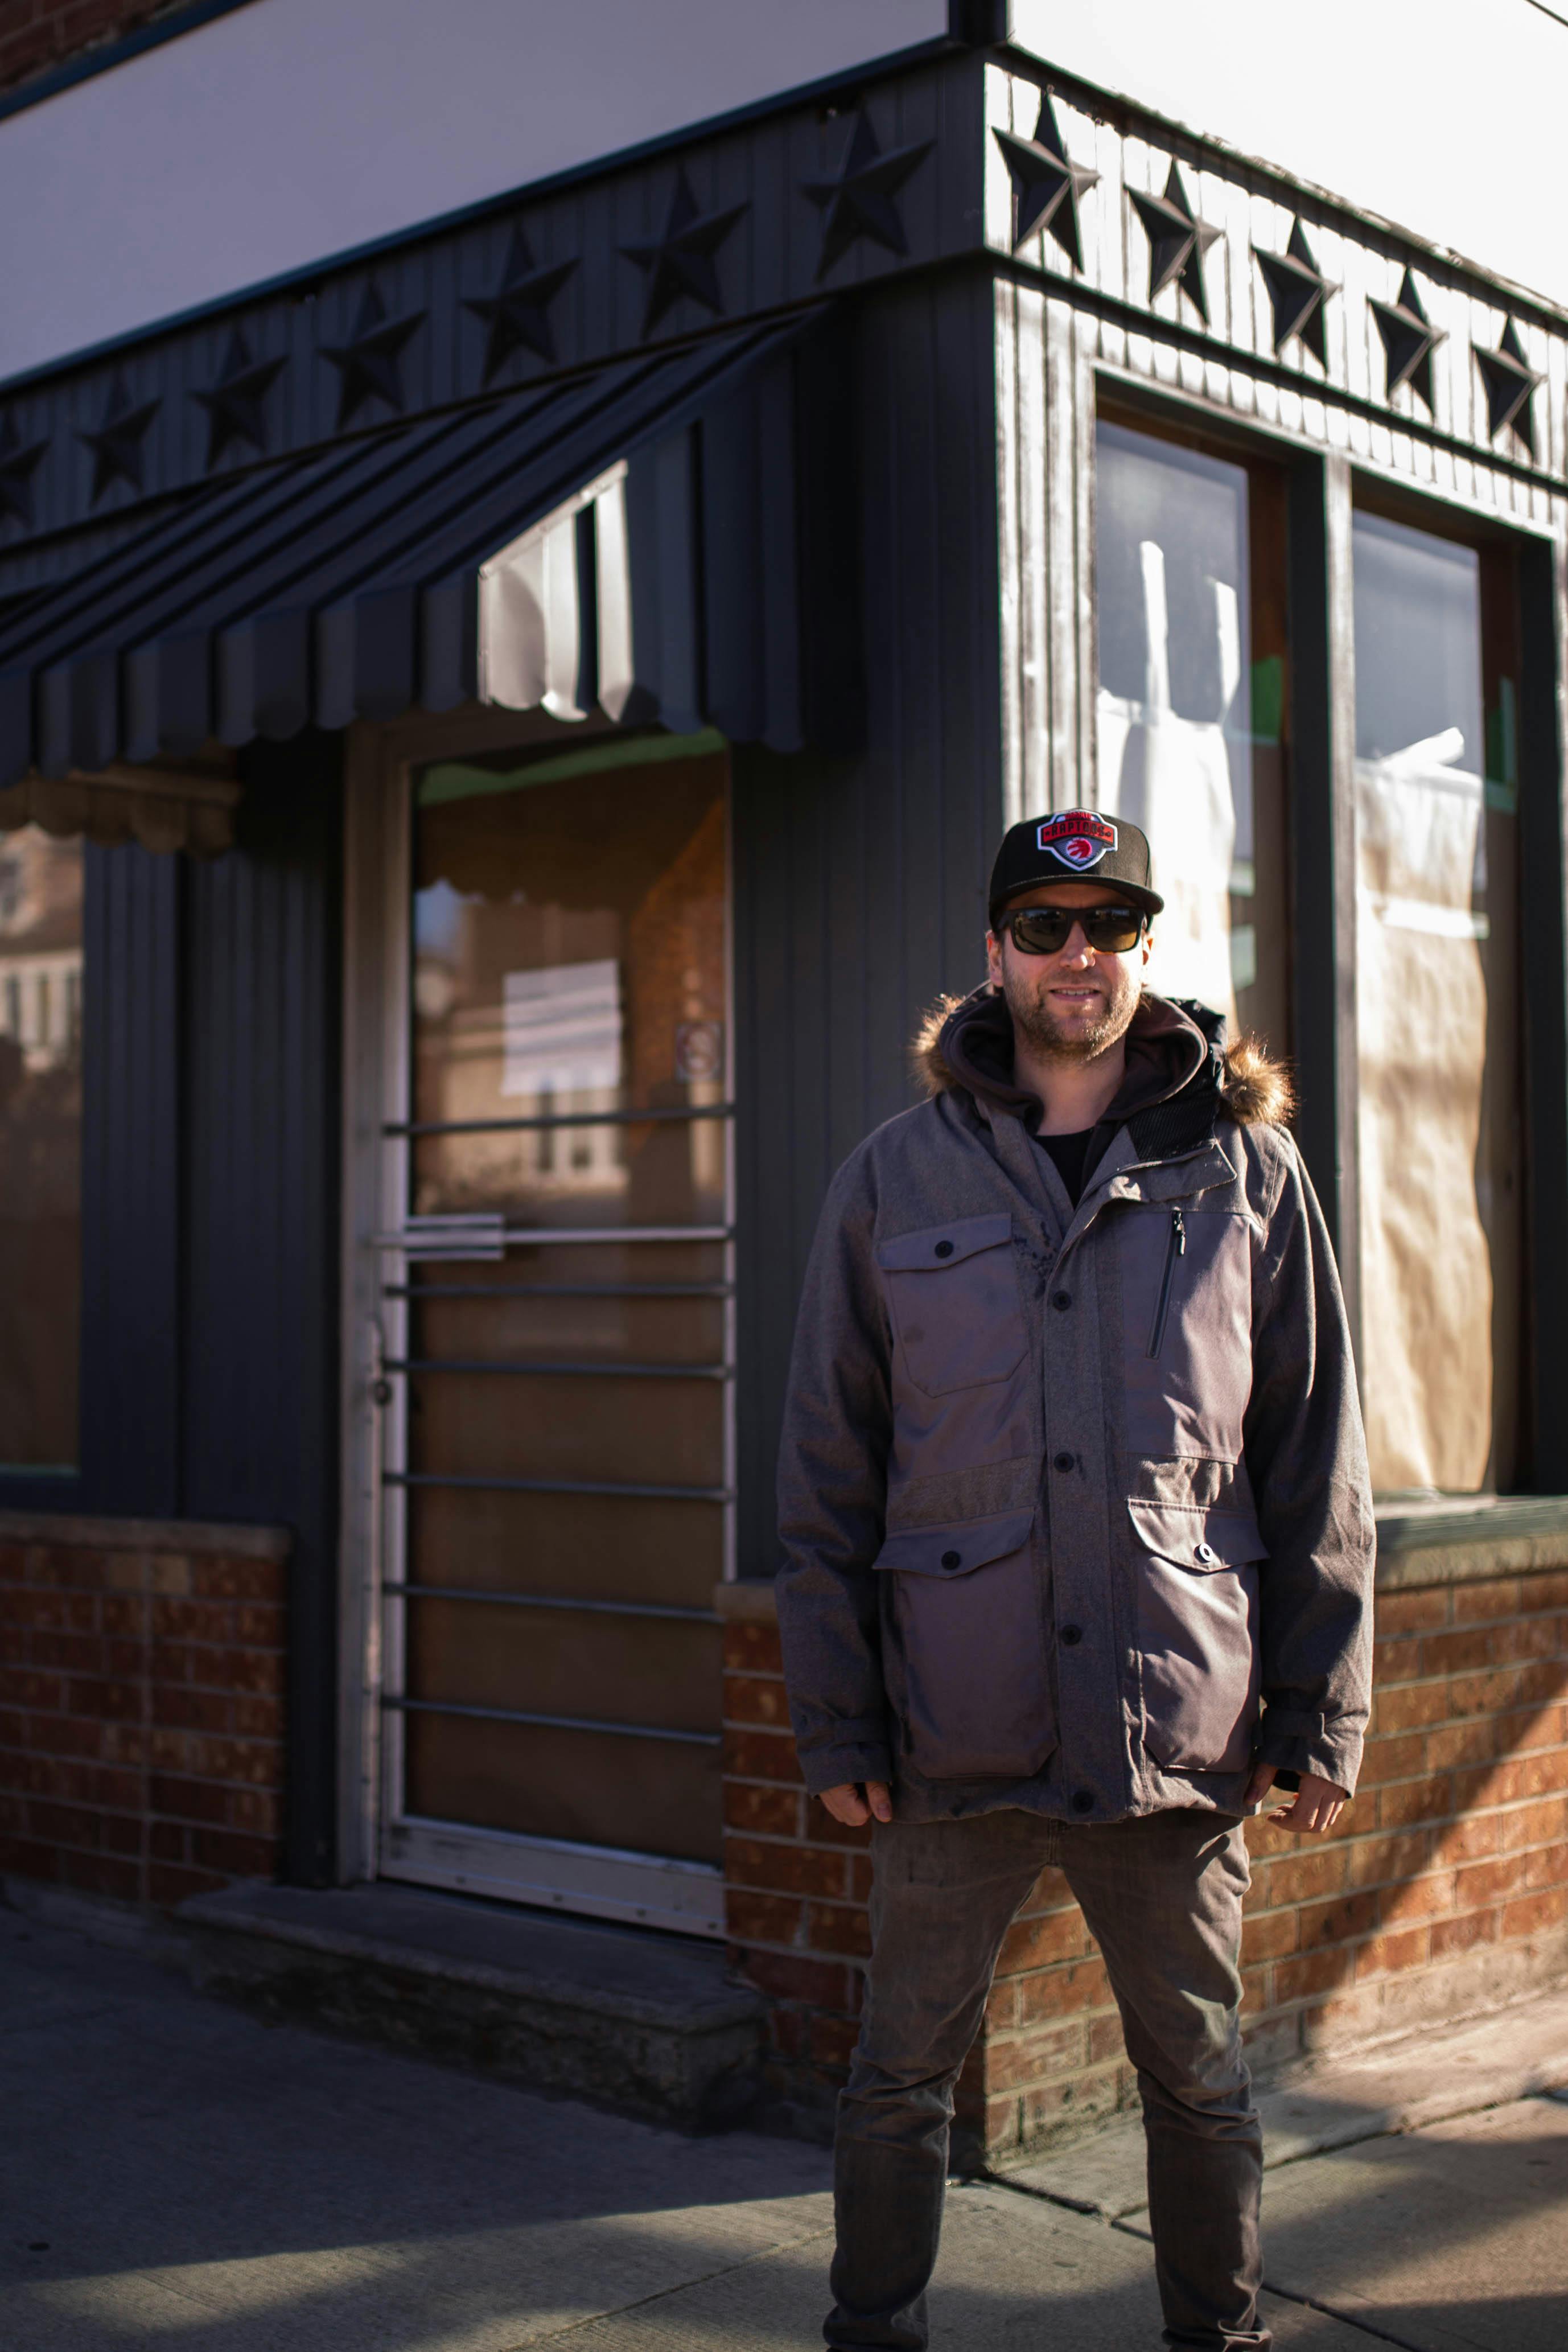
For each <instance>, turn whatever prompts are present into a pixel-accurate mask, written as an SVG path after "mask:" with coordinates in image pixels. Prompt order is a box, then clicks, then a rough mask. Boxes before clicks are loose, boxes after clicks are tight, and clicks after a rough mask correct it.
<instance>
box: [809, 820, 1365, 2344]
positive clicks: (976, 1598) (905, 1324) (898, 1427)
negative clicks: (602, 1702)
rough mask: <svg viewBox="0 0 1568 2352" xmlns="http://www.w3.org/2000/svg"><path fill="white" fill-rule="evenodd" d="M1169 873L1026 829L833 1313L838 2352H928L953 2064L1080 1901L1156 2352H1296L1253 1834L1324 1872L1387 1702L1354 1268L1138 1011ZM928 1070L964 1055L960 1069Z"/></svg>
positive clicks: (892, 1127) (829, 1328)
mask: <svg viewBox="0 0 1568 2352" xmlns="http://www.w3.org/2000/svg"><path fill="white" fill-rule="evenodd" d="M1163 903H1164V902H1163V900H1162V899H1161V898H1159V897H1158V895H1157V894H1156V892H1155V890H1154V888H1153V887H1151V877H1150V873H1149V850H1148V844H1147V842H1146V841H1145V838H1144V836H1143V835H1142V834H1141V833H1140V832H1139V831H1138V830H1137V828H1136V827H1135V826H1134V825H1131V824H1124V823H1123V822H1122V821H1121V820H1120V819H1118V820H1116V821H1115V822H1114V823H1112V822H1110V821H1109V820H1107V819H1105V818H1103V817H1102V816H1100V815H1099V814H1096V813H1095V812H1093V811H1092V810H1087V809H1071V810H1068V811H1066V812H1065V813H1064V814H1060V815H1057V816H1054V817H1049V818H1044V819H1031V820H1030V821H1029V822H1028V823H1026V824H1018V825H1014V826H1013V827H1012V829H1011V831H1010V832H1009V834H1008V835H1007V836H1006V838H1005V839H1004V841H1003V843H1002V845H1001V849H1000V851H999V853H998V857H997V861H996V866H995V869H994V872H993V875H992V879H991V893H990V930H989V933H988V938H987V941H986V957H987V968H988V980H987V982H986V984H985V986H983V987H982V988H979V989H977V991H976V992H974V994H973V995H970V996H967V997H966V998H964V999H963V1000H962V1001H961V1002H956V1003H948V1004H947V1005H946V1006H944V1008H943V1009H942V1014H941V1016H940V1017H939V1018H938V1019H937V1020H936V1022H935V1023H934V1024H932V1030H928V1032H927V1034H926V1036H925V1039H924V1041H923V1042H922V1045H921V1049H920V1057H921V1062H922V1066H923V1069H924V1073H925V1078H926V1082H927V1085H928V1087H929V1089H930V1096H931V1098H930V1100H929V1101H927V1102H926V1103H925V1104H924V1105H923V1106H922V1107H921V1108H918V1109H915V1110H910V1111H906V1112H905V1113H904V1115H903V1116H902V1117H901V1118H894V1119H892V1120H890V1121H889V1122H888V1124H887V1125H886V1126H884V1127H883V1128H880V1129H878V1130H877V1131H876V1133H875V1134H873V1136H871V1137H870V1138H869V1139H867V1140H866V1141H865V1142H864V1143H862V1145H861V1147H860V1148H859V1150H856V1151H854V1152H853V1153H852V1155H851V1156H850V1158H849V1160H847V1161H846V1162H845V1164H844V1166H843V1167H842V1168H841V1170H840V1171H839V1174H838V1176H837V1178H836V1179H835V1181H834V1183H833V1186H832V1188H831V1192H830V1194H829V1197H828V1202H827V1205H826V1207H825V1209H824V1211H823V1213H822V1219H821V1227H820V1229H819V1232H818V1236H817V1241H816V1245H815V1248H814V1251H813V1254H812V1257H811V1262H810V1269H809V1271H808V1275H807V1278H806V1286H805V1292H804V1297H803V1299H802V1303H801V1309H800V1326H799V1330H798V1334H797V1339H796V1346H795V1355H794V1360H793V1366H792V1370H791V1381H790V1393H789V1404H788V1408H787V1412H786V1419H785V1430H784V1441H783V1449H782V1457H781V1465H780V1482H779V1484H780V1508H781V1531H782V1537H783V1543H784V1549H785V1565H784V1567H783V1570H782V1571H781V1574H780V1578H779V1622H780V1624H781V1627H782V1630H783V1637H784V1656H785V1669H786V1674H787V1675H788V1679H789V1696H790V1706H791V1714H792V1719H793V1722H794V1727H795V1733H796V1738H797V1743H798V1746H799V1749H800V1761H801V1766H802V1769H803V1770H804V1773H805V1776H806V1784H807V1787H808V1789H809V1790H811V1791H812V1792H813V1793H814V1794H815V1795H817V1796H819V1797H821V1800H822V1801H823V1803H824V1804H825V1805H826V1806H827V1808H828V1810H829V1811H830V1812H831V1813H832V1814H833V1816H834V1818H835V1819H836V1820H838V1821H841V1822H847V1823H849V1824H852V1825H856V1824H859V1823H862V1822H865V1821H866V1820H867V1819H868V1818H869V1819H871V1820H872V1821H873V1856H874V1862H873V1895H872V1929H873V1959H872V1964H871V1971H870V1980H869V1984H868V1988H867V2000H866V2007H865V2011H864V2016H863V2021H862V2031H861V2036H860V2042H859V2046H858V2048H857V2050H856V2053H855V2057H854V2062H853V2065H852V2070H851V2074H850V2080H849V2084H848V2087H847V2089H846V2090H845V2092H844V2094H843V2096H842V2098H841V2102H840V2109H839V2125H838V2141H837V2155H836V2207H837V2219H838V2249H837V2252H836V2255H835V2258H834V2263H833V2269H832V2278H831V2286H832V2292H833V2295H834V2306H833V2309H832V2312H831V2315H830V2316H829V2319H828V2322H827V2326H826V2328H825V2330H824V2333H825V2336H826V2338H827V2341H828V2342H829V2344H830V2345H833V2346H838V2347H845V2352H848V2348H849V2347H868V2346H877V2347H908V2352H919V2347H923V2346H924V2345H925V2341H926V2325H925V2284H926V2281H927V2279H928V2278H929V2276H930V2273H931V2269H932V2266H933V2263H934V2262H935V2260H936V2243H937V2234H938V2231H939V2227H940V2221H941V2209H942V2192H943V2183H944V2179H945V2177H946V2163H947V2128H948V2124H949V2121H950V2119H951V2115H952V2091H953V2084H954V2081H955V2078H956V2074H957V2072H958V2068H959V2066H960V2064H961V2063H962V2062H963V2059H964V2056H965V2053H966V2052H967V2049H968V2046H969V2044H970V2042H971V2041H972V2040H973V2038H974V2034H975V2032H976V2029H977V2025H978V2023H979V2020H980V2016H981V2013H982V2011H983V2009H984V2006H985V2000H986V1995H987V1992H988V1988H989V1984H990V1979H991V1972H992V1969H993V1968H994V1967H995V1964H996V1958H997V1952H998V1948H999V1946H1000V1944H1001V1940H1002V1937H1003V1936H1004V1934H1005V1932H1006V1930H1007V1927H1008V1926H1009V1922H1010V1921H1011V1919H1012V1917H1013V1916H1014V1914H1015V1913H1016V1911H1017V1910H1018V1909H1019V1907H1020V1906H1021V1905H1022V1904H1023V1902H1024V1901H1025V1899H1026V1897H1027V1896H1028V1895H1029V1893H1030V1888H1031V1887H1032V1886H1033V1885H1034V1883H1035V1881H1036V1879H1037V1878H1038V1876H1039V1874H1040V1870H1041V1869H1042V1867H1044V1866H1045V1865H1047V1864H1058V1865H1060V1867H1061V1869H1062V1871H1063V1872H1064V1873H1065V1874H1066V1876H1067V1880H1068V1883H1069V1885H1071V1889H1072V1892H1073V1894H1074V1895H1075V1896H1076V1897H1077V1900H1078V1902H1079V1903H1080V1905H1081V1906H1082V1910H1083V1913H1084V1916H1085V1918H1086V1920H1087V1922H1088V1925H1089V1927H1090V1930H1091V1932H1092V1934H1093V1936H1094V1937H1095V1939H1096V1941H1097V1942H1098V1944H1099V1946H1100V1949H1101V1951H1102V1953H1103V1957H1104V1961H1105V1966H1106V1969H1107V1971H1108V1973H1109V1976H1110V1979H1111V1984H1112V1987H1113V1990H1114V1993H1115V1996H1116V2000H1117V2002H1118V2005H1119V2007H1120V2009H1121V2013H1122V2023H1123V2030H1124V2038H1125V2041H1126V2045H1127V2051H1128V2054H1129V2056H1130V2057H1131V2059H1132V2061H1133V2063H1134V2067H1135V2068H1136V2070H1137V2075H1138V2083H1139V2087H1140V2090H1141V2093H1142V2096H1143V2105H1144V2116H1145V2130H1146V2134H1147V2139H1148V2151H1149V2211H1150V2221H1151V2227H1152V2232H1153V2236H1154V2240H1155V2266H1156V2271H1157V2274H1158V2282H1159V2289H1160V2295H1161V2301H1162V2305H1163V2308H1164V2312H1165V2320H1166V2330H1165V2334H1166V2343H1167V2344H1170V2345H1172V2346H1178V2347H1185V2346H1191V2347H1204V2352H1211V2348H1212V2352H1218V2347H1224V2346H1242V2345H1257V2346H1266V2345H1267V2344H1268V2342H1269V2340H1270V2339H1269V2336H1268V2333H1267V2330H1266V2329H1264V2328H1263V2327H1262V2326H1260V2321H1259V2316H1258V2309H1257V2296H1258V2288H1259V2283H1260V2245H1259V2231H1258V2208H1259V2189H1260V2177H1261V2142H1260V2131H1259V2126H1258V2119H1257V2116H1256V2113H1255V2110H1254V2108H1253V2105H1252V2101H1251V2095H1250V2089H1249V2081H1248V2075H1247V2069H1246V2067H1245V2065H1244V2063H1243V2062H1242V2057H1241V2051H1240V2041H1239V2032H1238V2023H1237V2011H1238V2005H1239V2000H1240V1993H1241V1984H1240V1979H1239V1973H1238V1954H1239V1948H1240V1937H1241V1897H1242V1895H1243V1893H1244V1892H1245V1890H1246V1886H1247V1884H1248V1864H1247V1852H1246V1846H1245V1843H1244V1839H1243V1829H1242V1816H1243V1815H1244V1814H1245V1813H1246V1812H1247V1811H1249V1809H1251V1808H1253V1807H1255V1806H1256V1805H1257V1804H1258V1803H1259V1802H1260V1801H1261V1799H1262V1796H1263V1794H1264V1791H1265V1790H1267V1789H1268V1788H1269V1787H1270V1784H1271V1783H1272V1782H1274V1781H1275V1780H1279V1781H1280V1782H1281V1785H1282V1786H1284V1787H1285V1788H1286V1789H1293V1790H1295V1792H1296V1793H1295V1798H1294V1801H1293V1803H1292V1804H1291V1806H1290V1808H1289V1810H1288V1811H1282V1812H1281V1813H1280V1814H1278V1815H1277V1819H1278V1820H1279V1821H1280V1822H1281V1823H1282V1825H1283V1826H1285V1827H1287V1828H1290V1829H1293V1830H1297V1831H1301V1832H1307V1833H1308V1834H1321V1833H1322V1832H1323V1831H1324V1830H1326V1829H1329V1828H1331V1827H1332V1826H1333V1822H1334V1820H1335V1818H1336V1816H1337V1815H1338V1813H1339V1812H1340V1811H1341V1809H1342V1807H1343V1805H1344V1803H1345V1802H1346V1801H1347V1800H1348V1798H1349V1795H1350V1792H1351V1790H1353V1789H1354V1784H1355V1774H1356V1769H1357V1766H1358V1764H1359V1760H1360V1753H1361V1745H1362V1737H1363V1732H1364V1726H1365V1721H1366V1714H1367V1701H1368V1660H1369V1652H1370V1638H1371V1626H1370V1614H1369V1597H1370V1589H1371V1580H1372V1564H1373V1517H1372V1502H1371V1496H1370V1494H1369V1492H1368V1487H1367V1477H1366V1461H1365V1448H1364V1442H1363V1438H1362V1431H1361V1422H1360V1416H1359V1412H1358V1407H1357V1402H1356V1393H1355V1384H1354V1372H1353V1368H1352V1364H1351V1359H1350V1349H1349V1344H1348V1339H1347V1334H1346V1329H1345V1322H1344V1314H1343V1307H1342V1304H1341V1299H1340V1292H1339V1285H1338V1280H1337V1277H1336V1276H1335V1272H1334V1265H1333V1256H1332V1254H1331V1251H1330V1246H1329V1242H1328V1236H1327V1234H1326V1233H1325V1231H1324V1227H1323V1223H1322V1216H1321V1214H1320V1213H1319V1210H1318V1205H1317V1202H1316V1201H1315V1200H1314V1198H1313V1196H1312V1188H1311V1186H1310V1184H1309V1183H1308V1181H1307V1179H1306V1176H1305V1174H1304V1172H1303V1171H1302V1169H1301V1161H1300V1160H1299V1159H1298V1157H1297V1154H1296V1150H1295V1146H1294V1144H1293V1143H1292V1141H1291V1138H1290V1136H1289V1134H1288V1133H1287V1132H1286V1130H1285V1129H1284V1128H1283V1126H1282V1125H1281V1120H1282V1119H1283V1118H1284V1117H1285V1116H1286V1115H1287V1113H1288V1110H1289V1108H1290V1105H1289V1095H1288V1089H1287V1087H1286V1085H1285V1082H1284V1080H1283V1078H1282V1076H1281V1074H1280V1072H1279V1071H1278V1070H1277V1069H1275V1068H1274V1067H1273V1066H1272V1065H1271V1064H1270V1062H1269V1061H1268V1060H1267V1058H1266V1056H1265V1055H1263V1054H1262V1052H1261V1050H1260V1048H1259V1047H1258V1046H1257V1045H1253V1044H1250V1043H1243V1044H1242V1045H1239V1046H1236V1047H1233V1048H1231V1050H1230V1051H1229V1052H1228V1053H1227V1052H1226V1051H1225V1050H1224V1049H1223V1046H1222V1043H1221V1033H1222V1027H1223V1024H1222V1023H1221V1022H1220V1020H1219V1019H1218V1016H1217V1015H1215V1014H1214V1013H1209V1012H1207V1011H1206V1010H1205V1009H1204V1008H1203V1007H1202V1006H1199V1005H1196V1004H1191V1005H1189V1004H1177V1003H1168V1002H1166V1000H1164V999H1162V998H1160V997H1158V996H1155V995H1153V994H1151V993H1148V992H1145V991H1144V988H1143V982H1142V974H1143V969H1144V965H1145V962H1146V961H1147V958H1148V954H1149V949H1150V931H1149V924H1150V920H1151V919H1152V918H1153V917H1155V916H1157V915H1158V913H1159V911H1160V908H1161V906H1162V905H1163ZM932 1031H934V1033H935V1034H932Z"/></svg>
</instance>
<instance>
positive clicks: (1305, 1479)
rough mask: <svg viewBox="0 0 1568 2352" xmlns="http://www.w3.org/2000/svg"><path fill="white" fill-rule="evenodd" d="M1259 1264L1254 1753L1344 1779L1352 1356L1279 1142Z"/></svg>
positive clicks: (1360, 1674)
mask: <svg viewBox="0 0 1568 2352" xmlns="http://www.w3.org/2000/svg"><path fill="white" fill-rule="evenodd" d="M1284 1151H1285V1161H1286V1164H1285V1174H1284V1181H1283V1183H1282V1185H1281V1188H1280V1192H1279V1196H1278V1198H1277V1200H1276V1202H1275V1203H1274V1207H1273V1210H1272V1213H1271V1214H1270V1217H1269V1220H1268V1239H1267V1242H1266V1243H1265V1245H1264V1248H1263V1251H1262V1254H1261V1257H1260V1264H1259V1265H1258V1268H1257V1272H1256V1276H1255V1282H1254V1293H1253V1330H1252V1366H1253V1370H1252V1394H1251V1400H1250V1402H1249V1406H1248V1410H1247V1421H1246V1454H1247V1466H1248V1471H1249V1476H1250V1478H1251V1481H1252V1488H1253V1493H1254V1495H1255V1496H1256V1497H1257V1501H1258V1518H1259V1524H1260V1528H1261V1529H1262V1533H1263V1540H1264V1542H1265V1543H1266V1544H1267V1546H1268V1548H1269V1557H1268V1559H1266V1560H1265V1561H1264V1563H1263V1570H1262V1575H1261V1577H1260V1620H1261V1623H1260V1635H1261V1652H1262V1669H1263V1672H1262V1680H1263V1698H1264V1705H1265V1713H1264V1717H1263V1728H1262V1734H1261V1737H1260V1740H1259V1744H1258V1756H1259V1760H1260V1762H1262V1763H1267V1764H1273V1765H1276V1766H1277V1767H1279V1768H1280V1776H1281V1781H1282V1783H1283V1785H1284V1786H1286V1787H1287V1788H1289V1787H1293V1786H1294V1785H1295V1782H1296V1776H1297V1775H1298V1774H1300V1773H1301V1772H1315V1773H1317V1774H1319V1775H1320V1776H1321V1777H1322V1779H1323V1780H1333V1781H1334V1782H1336V1783H1337V1784H1338V1786H1339V1787H1340V1788H1342V1789H1344V1790H1354V1787H1355V1777H1356V1774H1357V1772H1358V1771H1359V1769H1360V1767H1361V1751H1362V1743H1363V1740H1364V1737H1365V1733H1366V1724H1367V1717H1368V1714H1369V1712H1370V1707H1371V1699H1372V1591H1373V1575H1374V1570H1375V1554H1376V1530H1375V1520H1374V1518H1373V1510H1372V1490H1371V1486H1370V1483H1369V1480H1368V1477H1367V1467H1366V1441H1365V1438H1364V1434H1363V1431H1362V1425H1361V1403H1360V1399H1359V1397H1358V1395H1357V1393H1356V1385H1355V1367H1354V1363H1353V1361H1352V1360H1351V1350H1350V1332H1349V1328H1348V1326H1347V1325H1346V1322H1345V1315H1344V1303H1343V1298H1342V1297H1341V1294H1340V1286H1339V1276H1338V1272H1337V1270H1336V1268H1335V1265H1334V1261H1333V1247H1332V1245H1331V1244H1330V1241H1329V1236H1328V1229H1327V1227H1326V1226H1325V1224H1324V1223H1323V1217H1322V1210H1321V1209H1320V1208H1319V1206H1318V1202H1317V1199H1316V1196H1315V1194H1314V1193H1313V1192H1312V1185H1311V1183H1310V1182H1309V1181H1308V1178H1307V1175H1306V1171H1304V1169H1303V1168H1302V1167H1301V1161H1300V1160H1299V1159H1298V1157H1297V1155H1296V1150H1295V1146H1294V1144H1293V1143H1292V1142H1291V1141H1290V1140H1289V1139H1285V1140H1284Z"/></svg>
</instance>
